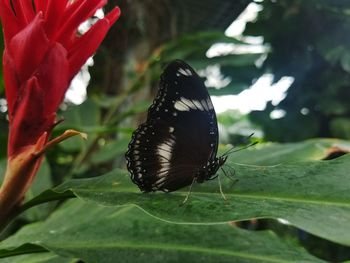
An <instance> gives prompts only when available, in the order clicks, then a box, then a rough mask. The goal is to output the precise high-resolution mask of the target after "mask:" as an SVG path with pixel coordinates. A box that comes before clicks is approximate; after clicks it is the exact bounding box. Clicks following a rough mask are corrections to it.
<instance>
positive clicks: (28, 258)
mask: <svg viewBox="0 0 350 263" xmlns="http://www.w3.org/2000/svg"><path fill="white" fill-rule="evenodd" d="M21 252H24V251H21ZM30 252H32V251H30ZM0 262H1V263H73V262H78V261H77V260H76V259H71V258H64V257H60V256H57V255H55V254H54V253H51V252H43V253H36V254H28V255H19V256H11V257H8V258H3V259H0Z"/></svg>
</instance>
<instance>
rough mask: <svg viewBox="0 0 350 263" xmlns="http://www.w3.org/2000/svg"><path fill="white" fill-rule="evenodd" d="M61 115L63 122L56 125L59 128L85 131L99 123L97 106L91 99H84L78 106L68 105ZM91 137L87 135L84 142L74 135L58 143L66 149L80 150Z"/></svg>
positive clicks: (91, 139)
mask: <svg viewBox="0 0 350 263" xmlns="http://www.w3.org/2000/svg"><path fill="white" fill-rule="evenodd" d="M62 116H63V118H64V122H62V123H61V124H60V125H59V126H57V128H58V129H59V130H66V129H76V130H78V131H81V132H87V131H88V130H90V129H91V127H93V128H94V129H96V126H97V125H98V124H99V123H100V111H99V107H98V106H97V104H96V103H95V102H94V101H92V100H86V101H85V102H84V103H83V104H81V105H78V106H70V107H69V108H68V110H67V111H65V112H63V114H62ZM93 139H94V138H93V136H88V141H87V142H85V141H84V140H82V139H81V138H79V136H75V137H72V138H70V139H69V140H66V141H63V142H62V143H60V144H59V145H60V147H62V148H63V149H64V150H66V151H81V150H82V149H83V148H84V147H86V145H87V144H88V143H89V142H91V141H93Z"/></svg>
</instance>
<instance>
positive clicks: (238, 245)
mask: <svg viewBox="0 0 350 263" xmlns="http://www.w3.org/2000/svg"><path fill="white" fill-rule="evenodd" d="M349 146H350V145H349V143H348V142H346V141H340V140H311V141H306V142H301V143H296V144H295V143H291V144H262V145H257V146H255V147H254V148H249V149H247V150H245V151H240V152H237V153H235V154H233V155H231V156H230V160H229V161H228V165H229V166H228V167H224V169H225V170H226V171H227V172H232V171H233V170H232V169H234V170H235V178H236V179H238V181H237V182H236V183H233V182H232V181H230V180H228V178H225V177H224V176H223V175H222V174H221V183H222V186H223V192H224V194H225V196H226V198H227V200H224V199H223V197H222V196H221V194H220V191H219V186H218V182H217V180H214V181H208V182H205V183H204V184H198V185H195V187H194V188H193V192H192V194H191V196H190V199H189V200H188V202H187V203H185V204H182V202H183V200H184V198H185V196H186V194H187V189H182V190H180V191H177V192H174V193H170V194H164V193H149V194H142V193H140V192H139V190H138V188H137V186H136V185H134V184H133V183H132V182H131V181H130V179H129V175H128V173H127V172H126V171H125V170H120V169H117V170H114V171H112V172H110V173H107V174H105V175H102V176H99V177H94V178H89V179H75V180H71V181H67V182H65V183H63V184H62V185H60V186H58V187H56V188H54V189H52V190H50V191H44V192H43V193H41V194H40V195H38V196H37V197H35V198H33V199H32V200H30V201H28V202H27V203H26V204H25V209H29V208H30V207H36V205H37V204H40V203H45V202H47V201H50V200H60V199H61V200H64V199H66V198H71V197H72V196H77V197H78V199H79V200H80V201H74V202H69V203H67V204H66V205H64V206H62V207H61V208H59V209H58V210H57V211H56V212H55V213H54V214H53V215H52V216H51V217H50V218H49V219H47V220H46V221H45V222H44V223H40V224H33V225H29V226H28V227H25V228H23V229H22V230H21V231H20V232H19V233H18V234H16V235H13V236H12V237H11V238H9V239H8V240H6V241H4V242H2V244H1V246H0V249H1V250H0V256H3V257H7V256H9V255H21V254H23V253H24V254H25V253H28V252H40V253H41V252H43V251H47V250H49V251H51V252H54V253H57V254H58V255H64V256H68V257H70V258H81V259H83V260H84V261H86V262H99V261H100V260H101V258H102V257H103V256H106V255H108V258H110V260H111V261H110V262H113V260H116V258H118V259H125V260H127V259H128V258H129V260H131V259H132V260H133V262H142V261H144V260H145V259H144V258H149V257H152V259H154V260H158V258H159V261H161V260H163V261H164V258H165V257H166V258H169V260H170V261H171V260H175V259H183V260H185V259H186V258H188V260H187V261H186V260H185V261H186V262H199V260H201V259H202V257H203V256H205V257H207V258H208V259H210V260H212V261H220V262H225V261H226V260H227V261H228V262H301V261H302V260H305V262H317V259H316V258H312V257H311V256H309V255H307V254H305V252H303V251H302V250H300V249H299V248H297V247H296V246H295V244H294V245H292V243H291V241H290V240H289V238H287V239H285V240H283V241H282V240H279V239H277V238H276V237H275V236H274V235H272V234H271V233H258V232H251V231H246V230H240V229H237V228H236V227H233V225H227V223H229V222H231V221H235V222H238V221H242V220H243V221H245V220H248V219H256V218H271V219H280V218H282V219H285V220H287V221H288V222H289V224H291V225H293V226H295V227H298V228H299V229H302V230H304V231H306V232H308V233H312V234H314V235H317V236H319V237H322V238H324V239H327V240H331V241H333V242H336V243H338V244H344V245H350V232H349V228H348V222H349V220H350V207H349V205H348V200H349V198H350V196H349V193H350V191H349V189H348V186H349V185H350V182H349V177H348V176H347V175H348V171H349V169H350V167H349V165H350V159H349V156H348V155H346V156H343V157H340V158H337V159H334V160H330V161H320V160H321V159H327V158H328V157H329V156H330V154H331V153H332V151H340V152H341V151H342V150H345V149H347V148H349ZM224 150H225V149H221V151H224ZM140 209H141V210H142V211H141V210H140ZM28 211H30V210H28ZM145 212H146V213H145ZM150 215H152V216H150ZM68 218H69V220H67V219H68ZM179 223H181V224H179ZM213 224H214V225H213ZM334 226H336V227H334ZM111 232H112V233H115V234H112V235H111ZM209 232H210V233H211V234H210V235H203V234H202V233H209ZM77 233H79V234H77ZM197 235H201V236H202V238H197ZM33 236H35V237H36V238H35V239H34V240H33ZM207 238H208V239H207ZM228 248H230V249H228ZM155 253H156V254H157V255H158V256H157V257H155ZM43 255H45V256H47V254H46V253H45V254H43ZM141 255H147V256H143V257H140V256H141ZM252 255H254V256H252ZM38 256H39V254H38ZM212 261H210V262H212Z"/></svg>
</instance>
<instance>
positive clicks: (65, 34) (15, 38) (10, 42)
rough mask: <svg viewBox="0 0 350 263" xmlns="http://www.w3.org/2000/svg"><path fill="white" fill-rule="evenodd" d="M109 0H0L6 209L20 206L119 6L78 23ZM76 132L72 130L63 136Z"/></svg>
mask: <svg viewBox="0 0 350 263" xmlns="http://www.w3.org/2000/svg"><path fill="white" fill-rule="evenodd" d="M106 2H107V0H75V1H72V0H34V1H33V0H0V17H1V22H2V26H3V32H4V39H5V50H4V55H3V69H4V79H5V91H6V98H7V102H8V114H9V127H10V130H9V141H8V167H7V171H6V175H5V181H4V183H3V185H2V188H1V190H0V211H2V213H3V209H5V208H4V206H5V205H6V207H8V206H15V205H18V202H20V201H21V198H23V196H24V193H25V191H26V190H27V189H28V187H29V185H30V183H31V181H32V180H33V178H34V176H35V173H36V171H37V169H38V167H39V165H40V161H41V156H42V153H43V152H44V150H45V149H46V147H47V146H48V144H50V143H48V137H49V135H50V132H51V130H52V128H53V127H54V125H55V122H56V110H57V108H58V106H59V104H60V103H61V101H62V99H63V97H64V94H65V92H66V90H67V89H68V86H69V84H70V82H71V80H72V78H73V77H74V76H75V74H76V73H77V72H78V71H79V69H80V68H81V66H82V65H83V64H84V63H85V61H86V60H87V59H88V58H89V57H90V56H91V55H92V54H93V53H94V52H95V51H96V49H97V48H98V46H99V45H100V43H101V41H102V40H103V38H104V37H105V35H106V33H107V31H108V30H109V28H110V27H111V25H112V24H113V23H114V22H115V21H116V20H117V19H118V17H119V15H120V10H119V8H118V7H116V8H115V9H113V10H112V11H111V12H110V13H109V14H107V15H106V16H105V17H104V18H103V19H100V20H98V21H97V22H96V23H95V24H94V25H93V26H92V27H91V28H90V29H89V30H88V31H87V32H86V33H85V34H83V35H79V33H78V32H77V29H78V26H79V25H80V24H81V23H83V22H84V21H86V20H87V19H89V18H90V17H91V16H92V15H93V14H94V13H95V12H96V10H97V9H99V8H101V7H103V6H104V5H105V4H106ZM75 134H76V133H73V134H71V133H69V132H68V133H66V134H65V136H63V137H62V138H66V137H67V136H71V135H75ZM58 140H61V138H60V139H58ZM11 188H12V191H16V192H17V194H16V195H17V197H16V200H12V204H9V203H8V201H6V199H7V197H6V196H8V195H9V194H8V192H11ZM11 198H12V199H13V197H11ZM0 221H1V220H0Z"/></svg>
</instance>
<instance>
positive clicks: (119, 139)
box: [0, 0, 350, 258]
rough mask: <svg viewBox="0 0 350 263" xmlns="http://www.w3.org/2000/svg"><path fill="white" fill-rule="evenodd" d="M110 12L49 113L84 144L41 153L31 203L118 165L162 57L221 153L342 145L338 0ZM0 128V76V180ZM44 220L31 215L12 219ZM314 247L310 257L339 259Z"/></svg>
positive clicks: (1, 122) (2, 112) (347, 38)
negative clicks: (95, 44)
mask: <svg viewBox="0 0 350 263" xmlns="http://www.w3.org/2000/svg"><path fill="white" fill-rule="evenodd" d="M115 5H118V6H120V8H121V10H122V16H121V18H120V19H119V21H118V22H117V23H116V24H115V25H114V26H113V27H112V29H111V31H110V32H109V34H108V35H107V38H106V39H105V41H104V42H103V44H102V46H101V47H100V49H99V50H98V52H97V54H96V55H95V56H94V57H93V58H91V59H90V60H89V61H88V62H87V63H86V65H85V66H84V68H83V69H82V70H81V72H80V73H79V74H78V75H77V77H76V78H75V79H74V80H73V82H72V84H71V88H70V90H69V91H68V93H67V95H66V99H65V101H64V103H63V104H62V105H61V108H60V112H59V116H61V117H63V118H64V119H65V121H64V122H63V123H62V124H61V125H59V127H57V129H56V130H55V132H54V133H55V134H56V133H57V134H59V133H61V132H62V131H63V130H66V129H68V128H69V129H71V128H72V129H77V130H80V131H83V132H87V133H88V134H89V138H88V140H87V141H81V140H80V139H79V138H72V139H71V140H69V141H66V142H64V143H62V144H60V145H59V146H58V147H56V148H55V149H53V150H51V151H50V152H48V154H47V159H46V161H45V163H44V165H43V168H42V169H41V171H40V173H41V174H42V175H39V176H38V177H37V178H41V179H40V181H38V182H36V183H35V185H34V187H33V189H32V191H31V194H32V196H34V195H35V194H36V193H38V192H40V191H41V190H43V189H47V188H50V187H51V186H52V185H56V184H58V183H60V182H62V181H64V180H67V179H68V178H72V177H76V178H77V177H87V176H96V175H100V174H103V173H105V172H107V171H110V170H111V169H112V168H114V167H125V160H124V153H125V151H126V149H127V145H128V143H129V140H130V137H131V133H132V132H133V130H134V129H135V128H136V127H137V125H138V124H139V123H140V122H142V121H143V120H144V119H145V117H146V111H147V108H148V107H149V105H150V104H151V103H152V100H153V98H154V95H155V93H156V91H157V85H158V80H159V76H160V74H161V72H162V68H163V67H164V66H165V65H166V64H167V63H168V62H170V61H171V60H173V59H183V60H185V61H186V62H187V63H189V64H190V65H191V66H192V67H194V68H195V69H196V70H197V72H198V73H199V74H200V75H201V76H202V77H203V80H204V81H205V84H206V86H207V87H208V90H209V93H210V94H211V96H212V100H213V103H214V107H215V109H216V112H217V115H218V122H219V129H220V142H221V143H222V144H228V143H231V144H235V143H236V142H237V141H240V140H242V138H245V137H246V136H248V135H249V134H251V133H252V132H254V134H255V135H254V136H255V137H256V138H258V139H259V140H260V141H262V142H264V141H266V142H270V141H273V142H295V141H301V140H306V139H309V138H316V137H317V138H320V137H327V138H328V137H335V138H342V139H350V103H349V98H350V89H349V85H350V34H349V29H350V3H349V1H348V0H308V1H302V0H264V1H263V0H260V1H258V0H255V1H251V0H235V1H231V0H220V1H216V0H201V1H199V0H186V1H182V0H181V1H172V0H142V1H141V0H140V1H135V0H134V1H131V0H120V1H117V0H115V1H113V0H111V1H109V8H111V7H113V6H115ZM104 11H108V10H104ZM104 11H102V10H100V11H99V12H97V13H96V19H97V18H98V17H103V14H104ZM92 23H94V21H90V24H92ZM88 26H89V24H84V25H82V26H81V30H82V32H83V31H84V30H86V28H87V27H88ZM1 45H3V43H2V41H1ZM7 130H8V123H7V105H6V100H5V92H4V86H3V80H2V79H0V143H1V147H0V174H3V170H4V169H5V159H6V144H7ZM55 134H54V135H55ZM1 160H2V161H1ZM46 206H49V205H46ZM49 211H50V210H49V209H36V208H35V209H32V210H30V211H28V214H27V217H26V218H25V219H23V220H27V221H28V220H29V221H30V220H38V219H40V218H44V217H45V216H46V215H47V214H48V213H49ZM293 231H296V230H293ZM301 237H302V238H305V237H304V236H303V234H302V235H301ZM308 238H310V236H308ZM315 242H316V244H317V245H315V247H314V248H313V249H314V250H313V253H316V254H317V253H321V254H322V253H323V252H324V251H328V252H327V253H328V254H327V255H328V256H327V257H330V258H331V257H332V256H334V255H329V253H333V252H332V251H336V252H334V253H338V254H339V255H345V254H347V253H349V251H348V249H345V248H341V247H340V246H334V245H333V244H331V243H330V242H325V241H322V242H323V243H322V242H321V241H319V240H316V241H315ZM309 246H311V248H310V249H311V250H312V247H313V243H312V242H311V243H310V244H309ZM325 247H326V248H328V250H324V248H325ZM334 247H336V249H335V250H334ZM330 248H331V249H330ZM322 251H323V252H322ZM344 251H347V252H344ZM338 254H337V255H338ZM337 255H335V256H334V257H337ZM324 257H325V256H324ZM334 257H333V258H334Z"/></svg>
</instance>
